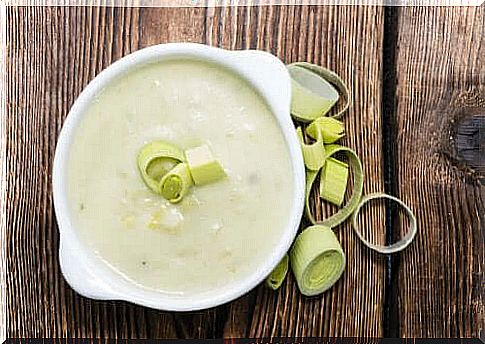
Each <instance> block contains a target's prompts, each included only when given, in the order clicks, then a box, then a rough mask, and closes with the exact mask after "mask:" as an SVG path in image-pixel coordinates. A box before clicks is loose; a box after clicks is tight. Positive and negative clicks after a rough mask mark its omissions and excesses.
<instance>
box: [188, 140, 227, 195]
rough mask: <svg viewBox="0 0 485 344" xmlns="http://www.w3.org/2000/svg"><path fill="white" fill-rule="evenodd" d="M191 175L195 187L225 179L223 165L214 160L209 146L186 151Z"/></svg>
mask: <svg viewBox="0 0 485 344" xmlns="http://www.w3.org/2000/svg"><path fill="white" fill-rule="evenodd" d="M185 157H186V158H187V163H188V165H189V169H190V173H191V174H192V179H193V180H194V183H195V185H204V184H208V183H212V182H215V181H217V180H219V179H222V178H224V177H225V175H226V173H225V172H224V169H223V168H222V166H221V164H220V163H219V162H218V161H217V160H216V159H215V158H214V156H213V155H212V152H211V150H210V148H209V146H207V145H202V146H199V147H196V148H192V149H189V150H187V151H185Z"/></svg>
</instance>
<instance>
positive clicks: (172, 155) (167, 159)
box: [137, 141, 185, 193]
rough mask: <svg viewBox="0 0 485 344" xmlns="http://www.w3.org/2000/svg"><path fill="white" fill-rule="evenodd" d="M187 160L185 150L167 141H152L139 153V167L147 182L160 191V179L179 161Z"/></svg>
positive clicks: (152, 188) (153, 189)
mask: <svg viewBox="0 0 485 344" xmlns="http://www.w3.org/2000/svg"><path fill="white" fill-rule="evenodd" d="M184 160H185V156H184V152H183V151H182V150H181V149H179V148H178V147H176V146H174V145H173V144H171V143H169V142H165V141H152V142H150V143H147V144H146V145H144V146H143V147H142V148H141V150H140V152H139V153H138V158H137V163H138V169H139V170H140V174H141V176H142V179H143V181H144V182H145V184H146V185H147V186H148V187H149V188H150V189H151V190H152V191H154V192H156V193H159V182H160V179H161V178H162V177H163V176H164V175H165V174H166V173H167V172H168V171H170V170H171V169H172V168H174V166H176V165H177V164H178V163H179V162H182V161H184Z"/></svg>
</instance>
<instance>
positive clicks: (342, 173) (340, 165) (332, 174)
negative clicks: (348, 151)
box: [320, 158, 349, 206]
mask: <svg viewBox="0 0 485 344" xmlns="http://www.w3.org/2000/svg"><path fill="white" fill-rule="evenodd" d="M348 179H349V165H347V164H346V163H345V162H343V161H340V160H337V159H335V158H328V159H327V160H326V161H325V165H324V166H323V168H322V170H321V172H320V197H321V198H323V199H324V200H327V201H329V202H331V203H333V204H335V205H337V206H341V205H342V203H343V202H344V197H345V191H346V190H347V181H348Z"/></svg>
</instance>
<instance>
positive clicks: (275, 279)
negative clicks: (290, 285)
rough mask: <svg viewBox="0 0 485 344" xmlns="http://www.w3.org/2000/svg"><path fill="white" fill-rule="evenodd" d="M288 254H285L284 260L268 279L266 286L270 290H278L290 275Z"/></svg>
mask: <svg viewBox="0 0 485 344" xmlns="http://www.w3.org/2000/svg"><path fill="white" fill-rule="evenodd" d="M288 261H289V259H288V254H285V256H284V257H283V259H282V260H281V261H280V262H279V263H278V265H276V268H274V270H273V271H272V272H271V274H270V275H269V276H268V277H267V278H266V286H267V287H268V288H270V289H273V290H276V289H278V288H279V287H281V284H283V281H284V280H285V277H286V274H287V273H288Z"/></svg>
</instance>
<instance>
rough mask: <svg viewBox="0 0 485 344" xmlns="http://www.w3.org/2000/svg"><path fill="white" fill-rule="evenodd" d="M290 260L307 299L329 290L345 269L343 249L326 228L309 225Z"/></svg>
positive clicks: (298, 240)
mask: <svg viewBox="0 0 485 344" xmlns="http://www.w3.org/2000/svg"><path fill="white" fill-rule="evenodd" d="M290 261H291V268H292V269H293V273H294V275H295V278H296V281H297V284H298V288H299V289H300V291H301V293H302V294H303V295H306V296H313V295H317V294H320V293H323V292H324V291H326V290H327V289H329V288H330V287H331V286H333V285H334V284H335V282H336V281H337V280H338V279H339V278H340V276H341V275H342V273H343V271H344V268H345V254H344V252H343V250H342V247H341V246H340V243H339V241H338V239H337V237H336V236H335V234H334V233H333V231H332V230H331V229H330V227H327V226H310V227H308V228H306V229H305V230H303V232H301V233H300V234H299V235H298V237H297V238H296V240H295V243H294V244H293V247H292V249H291V251H290Z"/></svg>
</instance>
